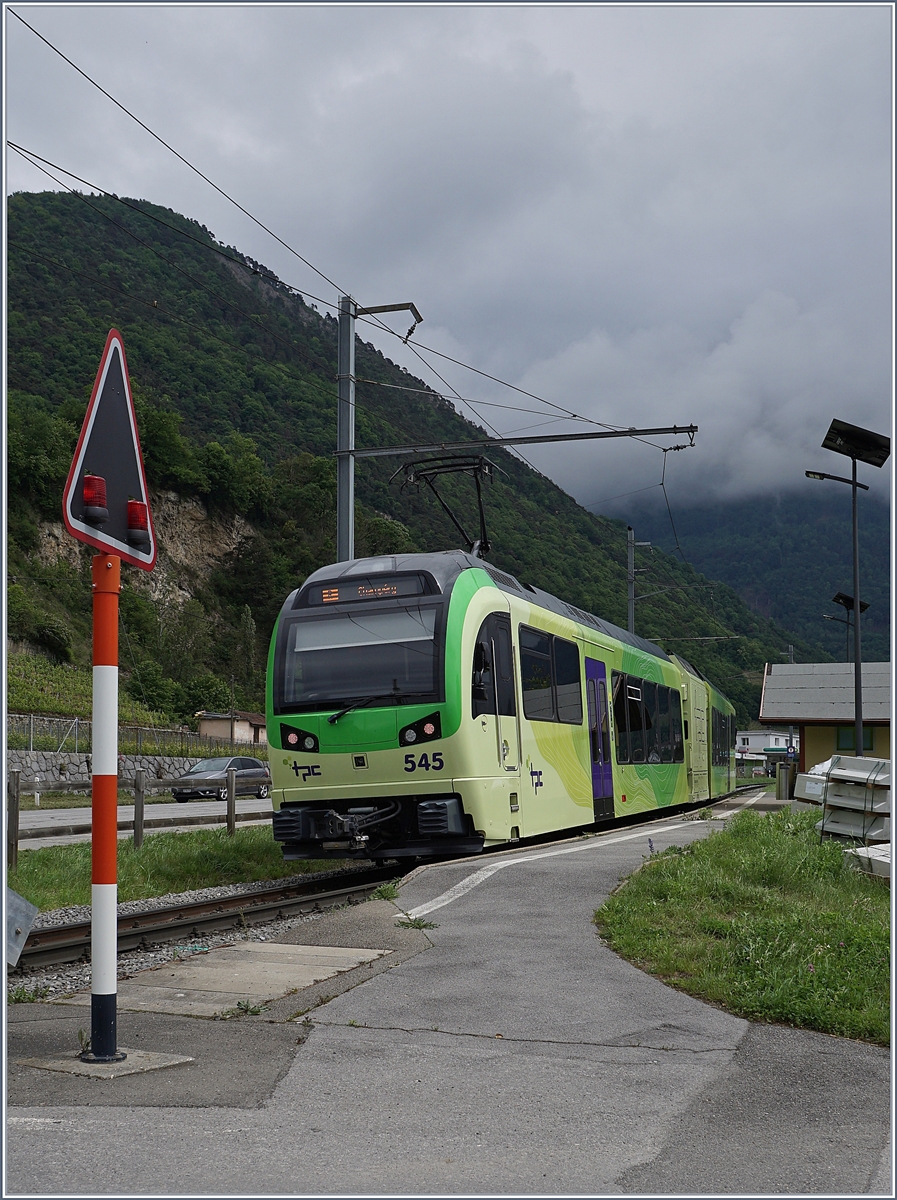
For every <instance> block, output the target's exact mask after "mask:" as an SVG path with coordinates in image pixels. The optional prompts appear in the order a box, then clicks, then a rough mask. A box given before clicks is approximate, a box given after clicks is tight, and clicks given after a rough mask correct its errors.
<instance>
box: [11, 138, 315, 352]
mask: <svg viewBox="0 0 897 1200" xmlns="http://www.w3.org/2000/svg"><path fill="white" fill-rule="evenodd" d="M10 148H11V149H13V150H15V151H16V153H17V154H19V155H20V156H21V157H22V158H24V159H25V161H26V162H29V161H30V159H29V158H28V156H27V153H24V152H23V151H21V150H20V149H19V148H18V147H17V146H12V145H11V144H10ZM31 165H32V166H34V167H36V168H37V170H39V171H42V172H43V174H44V175H46V176H47V178H48V179H52V180H53V182H54V183H58V184H59V186H60V187H62V188H65V189H66V191H68V192H70V193H71V194H72V195H73V196H77V198H78V199H79V200H80V201H81V202H82V203H83V204H86V205H87V207H88V208H90V209H92V210H93V211H94V212H95V213H98V214H99V215H100V216H101V217H103V219H104V220H106V221H108V222H109V223H110V224H111V225H113V226H114V227H115V228H116V229H120V230H121V231H122V233H125V234H127V235H128V237H130V238H133V240H134V241H135V242H137V243H138V245H140V246H143V247H144V248H145V249H146V250H149V251H150V253H151V254H154V255H155V256H156V258H158V259H159V260H160V261H161V262H164V263H165V264H166V265H167V266H169V267H171V268H172V270H174V271H177V272H178V273H179V274H180V275H183V276H184V278H185V279H189V280H190V282H191V283H193V284H195V285H196V286H197V287H198V288H200V289H201V290H202V291H204V292H207V293H208V294H209V295H210V296H212V297H214V299H216V300H220V301H221V303H222V304H224V305H226V306H227V307H228V308H230V309H232V310H233V311H234V312H236V313H239V315H240V316H241V317H245V318H246V320H247V321H250V322H251V323H252V324H253V325H254V326H255V328H256V329H259V330H260V331H261V332H262V333H266V334H268V336H269V337H271V338H273V339H274V340H275V341H277V342H280V343H281V344H282V345H284V346H287V347H288V348H289V349H290V350H291V351H293V352H294V353H295V354H297V355H298V356H299V357H300V358H304V359H305V360H306V362H309V363H311V364H313V365H314V366H317V367H320V368H321V369H322V370H325V371H328V372H329V371H331V370H332V369H333V368H332V364H330V365H328V364H327V363H325V362H324V361H323V360H322V359H319V358H316V357H315V356H314V355H309V354H307V353H305V351H303V350H302V349H300V348H299V347H298V346H296V344H295V343H294V342H292V341H290V340H289V339H288V338H285V337H283V336H281V335H280V334H278V333H275V331H274V330H273V329H271V327H270V326H268V325H265V324H263V323H262V322H261V321H260V320H259V319H258V317H256V316H255V315H254V314H253V313H248V312H246V311H245V309H242V308H240V307H239V306H238V305H236V304H234V302H233V301H232V300H228V299H227V297H226V296H222V295H221V293H220V292H216V291H215V290H214V289H213V288H210V287H209V286H208V284H206V283H203V281H202V280H201V279H197V277H196V276H195V275H191V274H190V272H189V271H185V270H184V268H183V267H179V266H178V264H177V263H175V262H172V260H171V259H170V258H168V256H167V255H165V254H162V253H161V251H159V250H157V249H156V248H155V247H154V246H151V245H150V243H149V242H145V241H144V240H143V238H141V237H138V236H137V234H136V233H134V232H133V230H131V229H128V228H127V226H126V225H122V224H120V222H118V221H115V220H113V218H112V217H110V216H109V214H108V213H104V212H103V210H102V209H101V208H98V207H97V205H95V204H92V203H91V202H90V200H89V199H88V198H87V197H86V196H84V195H82V194H81V192H78V191H76V190H75V189H74V188H71V187H69V186H68V184H66V183H63V181H62V180H61V179H57V178H56V176H55V175H53V174H52V172H50V171H48V170H47V168H46V167H42V166H40V165H39V164H38V163H31ZM137 211H138V212H139V211H141V210H139V209H138V210H137ZM231 261H235V262H238V261H239V260H236V259H233V260H231ZM247 270H251V268H247Z"/></svg>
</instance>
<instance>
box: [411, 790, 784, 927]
mask: <svg viewBox="0 0 897 1200" xmlns="http://www.w3.org/2000/svg"><path fill="white" fill-rule="evenodd" d="M761 795H763V793H762V792H758V793H757V795H756V796H754V797H753V798H752V799H751V800H746V801H745V802H744V804H742V805H740V806H739V807H738V808H735V809H733V810H732V813H736V812H741V810H742V809H744V808H748V807H749V806H750V805H751V804H756V802H757V801H758V800H759V799H760V796H761ZM708 807H711V806H710V805H708ZM685 824H686V822H685V821H677V822H676V824H675V825H660V826H657V825H648V826H645V827H644V828H642V829H640V830H638V832H636V833H625V834H622V835H621V836H620V837H615V838H600V837H599V838H590V839H589V840H588V841H587V842H581V843H580V844H579V845H577V846H565V847H564V849H563V850H545V851H542V852H541V853H539V854H521V855H520V856H519V857H514V858H506V859H504V860H502V861H501V862H496V863H490V864H489V866H488V867H481V868H480V869H479V871H474V872H473V874H472V875H468V876H467V878H466V879H462V880H461V881H460V883H456V884H455V886H454V887H450V888H449V889H448V891H447V892H443V893H442V895H441V896H437V897H436V898H435V899H434V900H428V901H427V902H426V904H419V905H418V906H417V908H412V909H410V910H409V912H408V916H409V917H424V916H426V915H427V913H431V912H435V911H436V909H437V908H444V907H445V905H446V904H451V903H452V901H454V900H457V899H459V898H460V897H461V896H464V895H466V894H467V892H469V891H472V890H473V888H475V887H478V886H479V884H481V883H484V882H485V881H486V880H487V879H489V877H490V876H492V875H494V874H495V872H496V871H501V870H504V868H505V867H515V866H517V864H518V863H528V862H536V861H538V859H540V858H554V857H555V856H556V855H559V854H577V853H578V852H579V851H580V850H595V849H599V850H600V849H602V848H603V847H604V846H616V845H618V844H619V843H620V842H631V841H632V840H633V838H639V837H650V835H651V834H653V833H670V832H671V831H672V830H674V829H681V828H682V827H683V825H685Z"/></svg>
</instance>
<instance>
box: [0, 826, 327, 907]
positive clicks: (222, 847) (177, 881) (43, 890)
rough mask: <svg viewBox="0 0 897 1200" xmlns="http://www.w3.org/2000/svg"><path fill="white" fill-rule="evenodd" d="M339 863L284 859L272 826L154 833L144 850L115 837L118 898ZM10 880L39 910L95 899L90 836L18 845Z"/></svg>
mask: <svg viewBox="0 0 897 1200" xmlns="http://www.w3.org/2000/svg"><path fill="white" fill-rule="evenodd" d="M336 865H337V864H336V863H335V862H334V861H333V860H328V861H327V862H316V861H303V862H285V861H284V859H283V856H282V854H281V849H280V846H279V844H278V843H277V842H275V841H274V840H273V838H272V837H271V829H270V827H269V826H264V825H257V826H250V827H249V828H247V829H237V831H236V833H235V834H234V836H233V837H228V836H227V831H226V830H225V829H202V830H198V831H197V832H196V833H157V834H154V835H153V836H152V837H150V838H147V840H146V841H145V842H144V843H143V845H142V846H141V848H140V849H139V850H135V849H134V844H133V842H131V841H124V840H123V841H120V842H119V843H118V899H119V901H120V902H124V901H126V900H146V899H148V898H150V897H154V896H164V895H167V894H168V893H170V892H173V893H178V892H189V891H193V890H195V889H197V888H206V887H217V886H219V885H221V884H227V883H251V882H254V881H256V880H265V879H272V880H274V879H285V878H287V877H289V876H291V875H307V874H311V873H313V872H315V871H327V870H333V869H334V867H335V866H336ZM7 884H8V885H9V886H10V887H11V888H13V890H14V891H16V892H18V893H19V895H21V896H24V897H25V899H26V900H30V902H31V903H32V904H34V905H36V906H37V907H38V908H39V909H40V910H41V912H46V911H48V910H49V909H53V908H68V907H69V906H70V905H76V904H90V843H89V842H82V843H79V844H77V845H73V846H47V847H44V848H41V849H39V850H20V851H19V867H18V870H17V871H7Z"/></svg>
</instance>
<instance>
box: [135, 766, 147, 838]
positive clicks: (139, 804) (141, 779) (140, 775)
mask: <svg viewBox="0 0 897 1200" xmlns="http://www.w3.org/2000/svg"><path fill="white" fill-rule="evenodd" d="M145 798H146V772H145V771H142V770H141V771H135V773H134V849H135V850H139V849H140V847H141V846H142V845H143V804H144V800H145Z"/></svg>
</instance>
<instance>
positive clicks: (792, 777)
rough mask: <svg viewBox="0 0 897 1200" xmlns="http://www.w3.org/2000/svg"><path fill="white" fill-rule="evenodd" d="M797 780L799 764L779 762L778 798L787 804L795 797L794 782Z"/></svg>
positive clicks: (777, 767)
mask: <svg viewBox="0 0 897 1200" xmlns="http://www.w3.org/2000/svg"><path fill="white" fill-rule="evenodd" d="M796 780H797V765H796V764H795V763H778V764H777V765H776V800H778V801H779V803H780V804H787V803H788V801H789V800H792V799H793V798H794V784H795V782H796Z"/></svg>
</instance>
